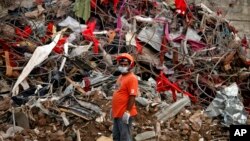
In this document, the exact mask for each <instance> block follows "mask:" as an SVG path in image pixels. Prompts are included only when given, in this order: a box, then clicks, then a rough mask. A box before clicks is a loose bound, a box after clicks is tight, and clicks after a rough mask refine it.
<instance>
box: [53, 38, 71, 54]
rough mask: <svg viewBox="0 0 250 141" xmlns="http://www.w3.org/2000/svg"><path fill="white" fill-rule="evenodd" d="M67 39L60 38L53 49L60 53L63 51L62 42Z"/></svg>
mask: <svg viewBox="0 0 250 141" xmlns="http://www.w3.org/2000/svg"><path fill="white" fill-rule="evenodd" d="M67 39H68V37H63V38H61V39H60V40H59V41H58V42H57V44H56V46H55V47H54V48H53V51H54V52H56V53H58V54H62V53H63V51H64V48H63V47H64V44H65V42H66V40H67Z"/></svg>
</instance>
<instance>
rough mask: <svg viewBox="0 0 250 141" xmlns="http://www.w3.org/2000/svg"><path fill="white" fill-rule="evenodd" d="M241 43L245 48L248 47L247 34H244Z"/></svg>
mask: <svg viewBox="0 0 250 141" xmlns="http://www.w3.org/2000/svg"><path fill="white" fill-rule="evenodd" d="M241 45H242V46H243V47H245V48H248V41H247V37H246V35H245V36H244V38H243V39H242V40H241Z"/></svg>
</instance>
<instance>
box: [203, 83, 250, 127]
mask: <svg viewBox="0 0 250 141" xmlns="http://www.w3.org/2000/svg"><path fill="white" fill-rule="evenodd" d="M238 91H239V88H238V86H237V84H236V83H233V84H231V85H230V86H228V87H226V88H224V89H222V90H221V91H217V95H216V97H215V98H214V100H213V101H212V103H211V104H210V105H209V106H208V108H207V109H206V113H207V115H208V116H210V117H216V116H219V115H221V116H223V118H224V124H225V126H230V125H231V124H246V121H247V112H246V111H245V109H244V106H243V104H242V102H241V101H240V99H239V96H238Z"/></svg>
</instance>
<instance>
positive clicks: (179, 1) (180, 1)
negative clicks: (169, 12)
mask: <svg viewBox="0 0 250 141" xmlns="http://www.w3.org/2000/svg"><path fill="white" fill-rule="evenodd" d="M175 7H176V10H177V12H178V13H181V14H185V12H186V10H187V5H186V3H185V1H184V0H175Z"/></svg>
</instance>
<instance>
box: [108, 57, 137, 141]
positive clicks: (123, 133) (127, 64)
mask: <svg viewBox="0 0 250 141" xmlns="http://www.w3.org/2000/svg"><path fill="white" fill-rule="evenodd" d="M117 61H118V63H119V67H118V70H119V71H120V72H121V75H120V76H119V77H118V79H117V82H116V86H117V87H116V90H115V92H114V94H113V98H112V117H113V118H114V121H113V122H114V123H113V124H114V126H113V140H114V141H132V135H131V128H132V121H133V117H134V116H136V115H137V111H136V106H135V97H136V95H137V91H138V80H137V78H136V76H135V75H134V73H133V72H131V69H132V68H133V67H134V59H133V57H132V56H131V55H129V54H127V53H122V54H121V55H119V56H118V57H117Z"/></svg>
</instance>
